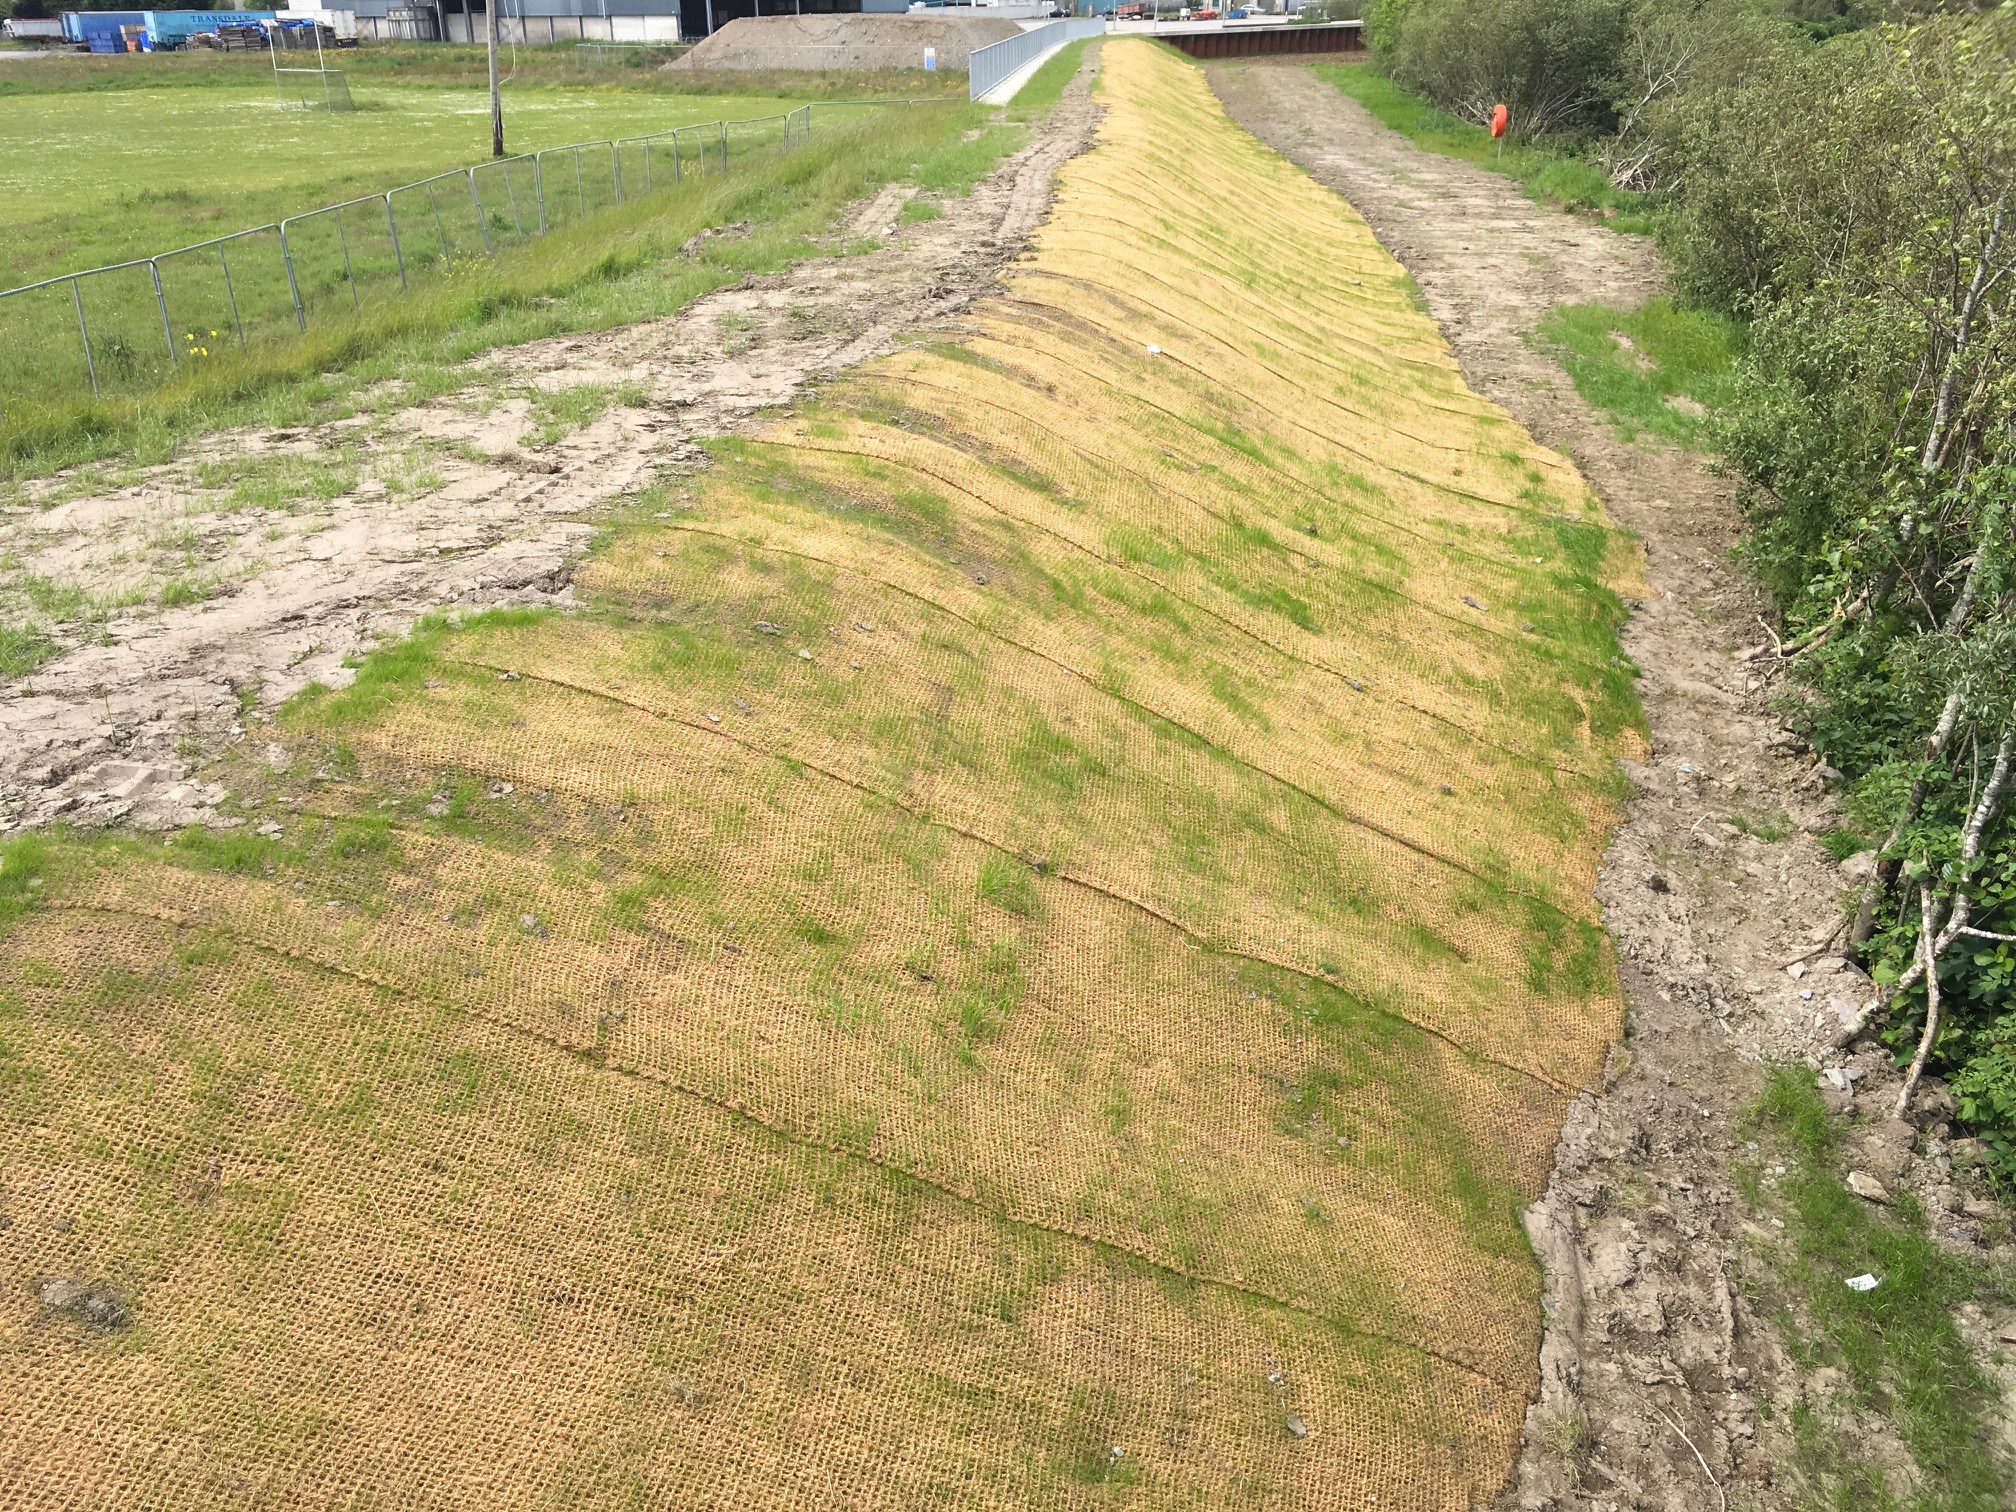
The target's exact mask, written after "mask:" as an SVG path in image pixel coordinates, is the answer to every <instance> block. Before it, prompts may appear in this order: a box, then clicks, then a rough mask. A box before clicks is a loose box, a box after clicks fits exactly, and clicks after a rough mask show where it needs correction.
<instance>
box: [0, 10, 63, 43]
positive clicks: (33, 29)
mask: <svg viewBox="0 0 2016 1512" xmlns="http://www.w3.org/2000/svg"><path fill="white" fill-rule="evenodd" d="M0 36H4V37H5V38H7V40H8V41H10V42H61V41H62V40H63V23H62V22H61V21H59V20H57V19H56V18H55V17H54V16H51V17H50V18H49V19H48V20H46V21H44V20H39V19H37V18H34V17H30V16H9V17H8V18H7V19H6V20H5V21H0Z"/></svg>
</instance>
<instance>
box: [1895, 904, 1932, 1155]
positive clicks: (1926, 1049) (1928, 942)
mask: <svg viewBox="0 0 2016 1512" xmlns="http://www.w3.org/2000/svg"><path fill="white" fill-rule="evenodd" d="M1918 920H1919V923H1918V962H1919V966H1920V967H1921V968H1922V974H1923V975H1924V978H1925V1032H1924V1033H1923V1034H1921V1035H1919V1036H1918V1053H1917V1054H1916V1055H1914V1056H1912V1057H1911V1069H1910V1070H1909V1071H1907V1072H1905V1073H1904V1087H1903V1090H1902V1091H1900V1092H1899V1093H1898V1094H1897V1116H1898V1117H1899V1118H1902V1117H1903V1116H1904V1113H1905V1110H1906V1109H1908V1108H1909V1107H1910V1106H1911V1094H1912V1093H1913V1092H1915V1091H1917V1090H1918V1078H1919V1077H1920V1076H1922V1075H1924V1073H1925V1059H1926V1057H1927V1056H1929V1055H1930V1054H1931V1053H1932V1042H1933V1041H1934V1040H1935V1039H1937V1038H1938V1037H1939V973H1938V971H1937V970H1936V969H1935V965H1934V961H1933V955H1932V931H1933V909H1932V888H1931V885H1930V884H1929V883H1920V884H1919V886H1918Z"/></svg>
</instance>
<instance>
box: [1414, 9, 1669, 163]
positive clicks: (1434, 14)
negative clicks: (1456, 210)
mask: <svg viewBox="0 0 2016 1512" xmlns="http://www.w3.org/2000/svg"><path fill="white" fill-rule="evenodd" d="M1375 10H1376V11H1377V13H1378V15H1379V18H1380V19H1379V22H1378V24H1377V26H1376V27H1375V31H1376V32H1377V33H1378V34H1379V43H1380V49H1381V55H1382V56H1384V57H1385V58H1387V59H1388V66H1389V67H1390V68H1391V70H1392V73H1393V77H1394V78H1395V79H1396V80H1398V81H1399V82H1400V83H1401V84H1403V85H1404V86H1406V87H1407V88H1409V89H1412V90H1416V91H1418V92H1420V93H1421V94H1424V95H1426V96H1427V97H1428V98H1429V99H1431V100H1433V101H1435V103H1436V104H1438V105H1440V106H1442V108H1443V109H1445V110H1447V111H1449V112H1450V113H1451V114H1453V115H1456V116H1458V117H1461V118H1462V119H1464V120H1470V121H1486V120H1489V119H1490V116H1491V112H1492V109H1493V107H1494V106H1496V105H1498V104H1501V103H1502V104H1504V105H1505V106H1506V107H1507V109H1508V111H1509V114H1510V117H1511V130H1512V131H1514V132H1516V133H1517V134H1519V135H1521V136H1544V135H1548V134H1551V133H1583V132H1596V131H1603V130H1607V129H1608V128H1609V127H1610V126H1612V125H1613V124H1614V121H1615V109H1614V101H1615V99H1616V96H1617V91H1618V84H1619V76H1618V64H1619V60H1620V58H1621V57H1622V54H1623V50H1624V43H1625V37H1626V26H1627V21H1628V19H1629V15H1630V7H1629V3H1628V0H1388V3H1387V4H1385V5H1383V6H1380V7H1375Z"/></svg>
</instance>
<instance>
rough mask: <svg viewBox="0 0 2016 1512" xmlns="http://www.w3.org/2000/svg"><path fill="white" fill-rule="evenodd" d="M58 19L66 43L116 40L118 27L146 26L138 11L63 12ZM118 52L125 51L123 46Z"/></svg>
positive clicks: (143, 17)
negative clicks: (105, 38) (61, 24)
mask: <svg viewBox="0 0 2016 1512" xmlns="http://www.w3.org/2000/svg"><path fill="white" fill-rule="evenodd" d="M58 19H60V20H61V21H62V23H63V40H64V41H66V42H90V41H93V40H95V39H97V38H100V37H112V38H115V39H116V38H117V37H118V35H119V28H120V27H122V26H142V25H145V24H146V17H145V16H144V15H143V14H142V13H141V12H139V11H64V12H63V14H62V15H61V17H59V18H58ZM119 50H120V51H121V52H124V51H125V47H124V45H123V44H122V45H121V47H120V48H119Z"/></svg>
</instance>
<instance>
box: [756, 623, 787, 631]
mask: <svg viewBox="0 0 2016 1512" xmlns="http://www.w3.org/2000/svg"><path fill="white" fill-rule="evenodd" d="M756 633H757V634H758V635H782V634H783V633H784V627H783V626H782V625H779V624H776V623H774V622H772V621H770V620H758V621H756Z"/></svg>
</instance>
